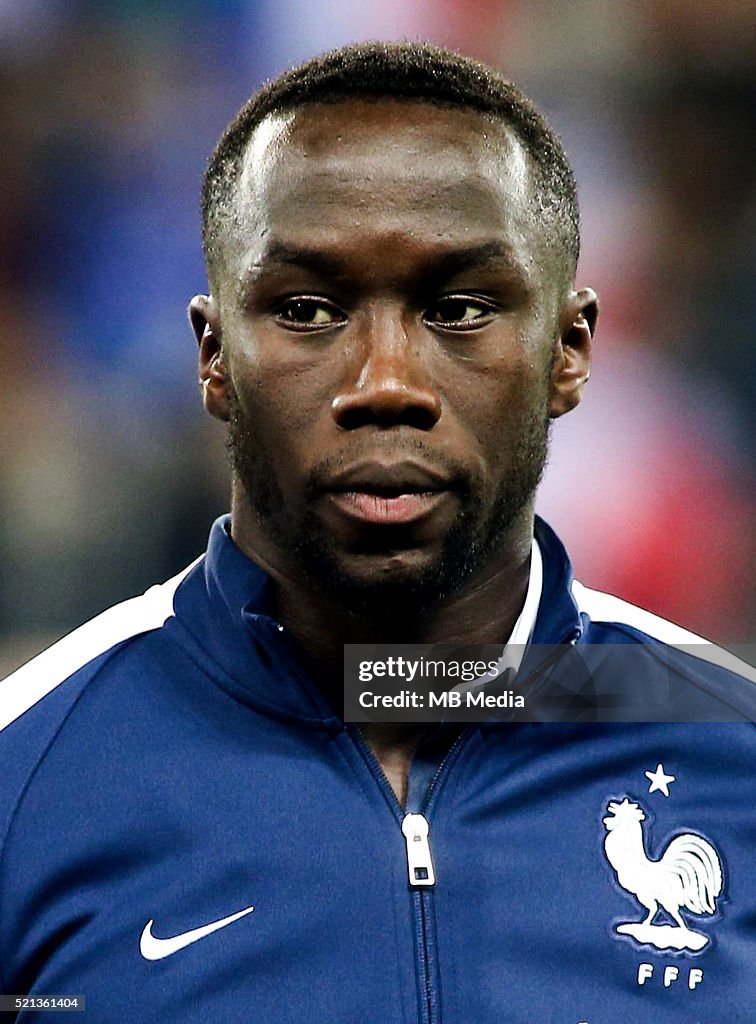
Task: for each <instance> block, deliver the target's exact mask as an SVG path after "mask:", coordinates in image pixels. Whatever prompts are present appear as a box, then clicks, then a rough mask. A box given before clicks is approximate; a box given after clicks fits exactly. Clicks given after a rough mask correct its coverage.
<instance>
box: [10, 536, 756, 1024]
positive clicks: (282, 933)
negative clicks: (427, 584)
mask: <svg viewBox="0 0 756 1024" xmlns="http://www.w3.org/2000/svg"><path fill="white" fill-rule="evenodd" d="M226 527H227V521H226V520H219V521H218V522H217V523H216V524H215V525H214V527H213V530H212V533H211V537H210V543H209V548H208V551H207V554H206V555H205V556H204V557H203V558H202V559H200V560H199V561H197V562H196V563H195V564H194V565H193V566H190V568H189V569H188V570H186V571H185V572H184V573H182V574H181V575H180V576H179V577H177V578H176V579H174V580H172V581H170V582H168V583H166V584H164V585H162V586H159V587H153V588H152V589H151V590H149V591H148V592H147V593H146V594H145V595H144V596H143V597H139V598H135V599H133V600H131V601H127V602H125V603H123V604H121V605H118V606H116V607H114V608H111V609H110V610H109V611H107V612H105V613H103V614H102V615H101V616H99V617H98V618H96V619H94V620H93V621H92V622H90V623H88V624H87V625H85V626H83V627H81V628H80V629H79V630H77V631H76V632H74V633H73V634H71V635H70V636H68V637H67V638H65V639H64V640H62V641H60V642H59V643H58V644H56V645H55V646H54V647H52V648H51V649H50V650H49V651H47V652H45V653H44V654H42V655H40V656H39V657H38V658H36V659H35V660H34V661H32V662H30V663H29V665H27V666H25V667H24V668H22V669H20V670H19V671H18V672H16V673H14V675H12V676H10V677H9V678H8V679H7V680H5V681H4V682H3V683H1V684H0V726H4V728H3V729H2V732H0V991H1V992H2V993H5V994H6V995H7V994H10V995H29V994H37V995H39V996H45V995H46V996H52V995H56V996H73V995H79V996H84V998H85V1000H86V1014H85V1016H84V1017H82V1018H77V1017H75V1016H73V1017H68V1018H63V1019H67V1020H73V1021H76V1020H77V1019H81V1020H85V1021H86V1022H87V1024H152V1022H155V1024H157V1022H160V1024H164V1022H181V1024H184V1022H186V1024H199V1022H203V1024H205V1022H210V1021H212V1022H213V1024H241V1022H255V1024H257V1022H260V1024H284V1022H285V1024H294V1022H300V1021H301V1022H307V1024H336V1022H344V1024H417V1022H423V1024H440V1022H443V1024H508V1022H512V1024H580V1022H583V1024H739V1022H743V1024H754V1022H756V809H755V808H756V733H755V732H754V725H753V724H751V721H750V720H752V719H754V718H755V717H756V686H754V683H753V682H752V680H751V679H749V678H747V676H748V672H747V670H746V669H745V668H744V669H743V670H742V671H731V670H729V669H727V668H723V667H722V666H721V664H717V663H716V662H717V661H718V660H720V661H721V658H720V655H721V654H722V652H720V651H719V649H718V648H714V647H713V646H705V645H704V644H703V642H701V641H698V639H697V638H695V637H692V636H691V634H688V633H686V632H685V631H684V630H681V629H679V628H678V627H676V626H672V625H671V624H669V623H667V622H664V621H663V620H661V619H658V618H657V617H655V616H652V615H650V614H648V613H646V612H643V611H640V610H639V609H637V608H634V607H632V606H631V605H628V604H626V603H624V602H622V601H620V600H618V599H616V598H613V597H609V596H607V595H604V594H599V593H596V592H594V591H589V590H587V589H586V588H584V587H582V586H581V585H580V584H578V583H574V582H573V579H572V573H571V569H570V565H569V562H568V560H567V556H566V554H565V552H564V550H563V548H562V546H561V544H560V543H559V541H558V540H557V538H556V537H555V536H554V534H553V533H552V532H551V530H550V529H549V528H548V527H547V526H546V525H545V524H543V523H541V522H539V523H538V524H537V533H536V536H537V540H538V543H539V546H540V550H541V553H542V556H543V564H544V581H543V591H542V595H541V602H540V606H539V611H538V617H537V620H536V625H535V632H534V635H533V642H534V644H567V643H569V642H572V643H573V648H572V649H573V651H578V652H579V651H580V650H581V649H582V648H584V647H585V645H602V646H606V648H607V651H609V652H611V651H612V650H613V649H614V648H615V647H616V649H617V650H619V649H620V648H622V647H627V645H633V647H634V649H635V650H636V652H637V654H638V658H637V659H636V660H635V661H634V662H633V664H634V665H635V668H634V669H633V671H634V672H637V679H634V680H633V692H634V693H637V694H639V695H640V698H639V700H640V699H641V698H642V700H646V701H648V702H649V704H650V706H653V704H654V701H655V700H656V696H655V695H658V692H659V691H660V688H661V689H662V690H663V689H664V687H666V686H668V685H670V680H673V681H674V685H675V686H677V687H680V686H682V687H684V688H685V689H689V690H690V692H691V694H693V695H694V697H695V700H694V703H695V702H697V703H701V702H702V703H703V705H704V706H705V708H708V709H709V710H710V711H711V712H712V713H711V715H710V717H711V718H713V719H716V718H718V717H720V716H719V715H718V714H717V709H722V710H723V715H722V716H721V717H724V718H732V719H735V720H734V721H719V722H708V723H701V722H689V723H680V724H674V723H670V722H667V723H661V724H657V723H655V722H654V721H653V720H651V721H647V722H635V723H631V724H626V723H623V722H615V723H608V724H597V723H595V722H584V723H573V724H553V723H543V722H540V723H529V722H512V721H504V722H488V723H483V724H478V725H471V726H468V727H465V728H463V730H462V732H461V734H460V736H459V738H458V739H457V740H456V741H455V742H454V743H453V745H452V747H451V749H450V750H449V751H448V753H447V754H446V755H445V756H444V758H443V760H442V762H441V763H440V765H439V766H438V769H437V771H435V773H430V775H426V778H429V779H430V781H428V782H427V783H426V782H424V784H423V786H422V787H420V790H421V791H420V794H419V796H417V795H416V797H415V798H413V799H414V800H415V801H416V803H415V806H410V807H409V809H408V810H409V811H410V812H412V815H413V816H412V817H411V818H409V819H407V821H408V822H409V827H408V825H407V821H405V815H406V814H407V809H405V808H402V807H400V805H399V803H398V801H397V799H396V798H395V796H394V794H393V792H392V790H391V788H390V786H389V784H388V782H387V780H386V778H385V777H384V776H383V774H382V772H381V770H380V768H379V767H378V765H377V763H376V761H375V759H374V758H373V756H372V755H371V753H370V751H369V749H368V748H367V746H366V744H365V742H364V741H363V740H362V737H361V733H360V732H359V730H358V728H357V727H356V726H354V725H346V726H345V725H344V723H343V721H342V720H341V719H340V718H339V717H338V716H337V715H335V714H334V712H333V710H332V709H331V708H330V706H329V705H328V704H327V703H326V701H325V700H324V698H323V696H322V695H321V693H320V691H319V690H318V688H317V687H316V686H315V684H314V683H313V682H312V680H311V679H310V678H309V677H308V676H307V674H306V673H305V672H304V671H303V669H302V667H301V665H302V663H301V661H300V660H299V658H298V657H297V655H296V653H295V650H294V647H293V645H292V643H291V642H290V641H289V639H288V637H287V635H286V631H284V630H282V628H281V627H280V626H279V625H278V624H277V623H276V622H275V621H274V619H273V618H272V617H271V616H270V615H269V614H268V612H269V609H270V603H269V591H268V586H269V583H268V580H267V577H266V576H265V575H264V573H263V572H262V571H261V570H260V569H259V568H258V567H257V566H255V565H254V564H253V563H252V562H250V561H249V560H248V559H247V558H245V556H243V555H242V554H241V552H240V551H239V550H238V549H237V548H236V547H235V546H234V544H233V542H232V541H231V539H230V537H229V536H228V533H227V529H226ZM692 643H693V644H696V643H697V647H696V648H695V652H696V653H690V652H689V651H684V650H681V647H683V646H684V645H686V644H692ZM586 649H587V648H586ZM592 649H593V650H594V651H595V650H597V648H596V647H593V648H592ZM613 664H614V662H613V658H612V656H610V655H609V654H607V656H606V657H605V658H604V660H603V661H599V662H598V663H597V665H594V673H595V672H596V671H598V672H599V673H600V672H602V671H603V672H604V673H605V674H606V673H611V672H612V671H616V665H615V667H614V668H613V667H612V666H613ZM602 666H603V667H602ZM641 717H642V716H641ZM649 717H653V715H650V716H649ZM410 790H411V792H412V791H413V782H412V778H411V780H410ZM417 790H418V787H417V784H415V785H414V791H415V793H416V794H417ZM421 816H422V817H421ZM403 822H404V824H405V831H408V832H409V835H408V836H407V837H405V834H404V833H403V828H402V825H403ZM425 823H427V828H428V834H427V839H425V838H423V835H420V839H419V840H418V841H419V844H420V845H419V847H418V849H421V850H422V851H424V850H426V842H427V850H428V851H429V852H430V856H431V857H432V863H433V868H434V870H435V885H432V886H428V885H414V884H410V880H409V877H408V853H407V850H408V847H411V844H412V842H413V836H414V835H415V834H418V831H419V832H422V830H423V829H424V827H425ZM7 1019H8V1020H9V1021H11V1020H13V1019H14V1017H13V1015H12V1014H11V1015H9V1016H8V1017H7ZM17 1019H18V1020H19V1021H32V1020H34V1021H39V1022H43V1021H44V1020H46V1019H48V1017H47V1016H46V1015H45V1014H39V1013H32V1012H30V1011H27V1010H23V1009H22V1010H21V1011H20V1012H19V1013H18V1017H17ZM55 1019H58V1018H57V1017H56V1018H55Z"/></svg>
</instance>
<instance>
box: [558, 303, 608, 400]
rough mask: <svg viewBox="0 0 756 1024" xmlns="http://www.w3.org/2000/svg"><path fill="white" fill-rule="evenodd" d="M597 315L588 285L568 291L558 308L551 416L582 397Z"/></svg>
mask: <svg viewBox="0 0 756 1024" xmlns="http://www.w3.org/2000/svg"><path fill="white" fill-rule="evenodd" d="M597 319H598V299H597V297H596V293H595V292H594V290H593V289H592V288H581V290H580V291H579V292H570V296H569V299H568V300H567V303H566V304H565V307H564V309H563V310H562V315H561V317H560V327H559V340H558V341H557V351H556V356H555V359H554V367H553V369H552V371H551V396H550V401H549V416H550V417H551V418H552V419H557V417H559V416H562V415H564V413H566V412H569V411H570V409H574V408H575V406H576V405H578V403H579V402H580V399H581V398H582V397H583V388H584V387H585V385H586V384H587V382H588V378H589V377H590V375H591V353H592V347H593V345H592V343H593V333H594V331H595V329H596V320H597Z"/></svg>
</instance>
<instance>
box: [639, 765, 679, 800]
mask: <svg viewBox="0 0 756 1024" xmlns="http://www.w3.org/2000/svg"><path fill="white" fill-rule="evenodd" d="M645 776H646V778H647V779H648V781H649V782H650V783H651V785H650V786H649V787H648V791H649V793H655V792H656V791H657V789H658V790H661V792H662V793H663V794H664V795H665V796H669V784H670V782H674V781H675V776H674V775H666V774H665V772H664V765H663V764H661V762H660V763H659V764H657V766H656V771H655V772H645Z"/></svg>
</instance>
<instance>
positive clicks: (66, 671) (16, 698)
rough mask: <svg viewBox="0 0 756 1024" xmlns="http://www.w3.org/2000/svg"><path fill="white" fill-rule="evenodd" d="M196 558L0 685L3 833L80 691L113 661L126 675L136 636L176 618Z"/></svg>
mask: <svg viewBox="0 0 756 1024" xmlns="http://www.w3.org/2000/svg"><path fill="white" fill-rule="evenodd" d="M199 561H201V559H198V560H197V562H199ZM197 562H194V563H192V565H190V566H188V567H187V568H186V569H184V570H183V571H182V572H180V573H179V574H177V575H176V576H174V577H173V578H172V579H170V580H168V581H167V582H165V583H162V584H158V585H156V586H153V587H151V588H150V589H149V590H147V591H146V592H145V593H144V594H142V595H140V596H138V597H133V598H130V599H129V600H127V601H123V602H121V603H120V604H117V605H114V606H113V607H111V608H108V609H107V610H106V611H104V612H102V613H101V614H100V615H97V616H96V617H95V618H94V619H91V620H90V621H89V622H86V623H85V624H84V625H82V626H80V627H79V628H78V629H75V630H74V631H73V632H72V633H69V634H68V635H67V636H65V637H63V638H62V639H61V640H59V641H58V642H57V643H55V644H53V645H52V646H51V647H49V648H47V650H45V651H43V652H42V653H41V654H39V655H37V657H35V658H33V659H32V660H31V661H29V662H27V663H26V664H25V665H22V666H21V668H19V669H17V670H16V671H15V672H13V673H11V675H9V676H7V677H6V678H5V679H4V680H2V681H1V682H0V760H2V762H3V765H4V766H7V770H6V769H5V768H4V771H3V777H2V780H0V835H1V834H2V831H3V823H4V821H5V822H7V820H8V817H9V815H10V814H11V813H12V809H13V806H14V805H15V803H16V802H17V800H18V799H19V798H20V796H21V794H22V793H23V790H24V788H25V786H26V784H27V782H28V780H29V778H30V777H31V776H32V775H33V774H34V771H35V769H36V767H37V766H38V764H39V763H40V761H41V760H42V759H43V758H44V756H45V753H46V752H47V750H48V749H49V747H50V746H51V744H52V743H53V742H54V741H55V738H56V737H57V736H58V735H59V733H60V731H61V730H62V729H63V727H64V726H65V723H66V720H67V719H68V717H69V715H70V714H71V712H72V710H73V709H74V707H75V706H76V705H77V702H78V701H79V700H80V698H81V696H82V694H83V693H84V692H85V691H86V690H87V688H88V687H89V686H90V685H91V684H92V682H93V681H94V680H96V679H98V678H99V677H101V676H102V674H103V673H104V672H107V671H108V669H109V668H110V667H111V666H113V665H114V664H117V665H118V667H119V671H120V672H122V673H123V672H128V665H129V657H130V658H131V661H132V662H135V655H131V652H132V651H134V650H135V649H136V648H135V644H136V642H137V641H138V638H140V637H143V636H145V634H150V633H154V631H155V630H159V629H161V627H163V626H164V625H165V624H166V623H167V622H168V620H170V619H171V618H172V617H173V615H174V597H175V595H176V592H177V590H178V588H179V586H180V584H181V582H182V581H183V580H184V579H185V577H186V576H187V575H188V573H189V572H190V571H191V569H192V568H193V567H194V566H195V565H196V564H197ZM124 655H125V656H126V660H124Z"/></svg>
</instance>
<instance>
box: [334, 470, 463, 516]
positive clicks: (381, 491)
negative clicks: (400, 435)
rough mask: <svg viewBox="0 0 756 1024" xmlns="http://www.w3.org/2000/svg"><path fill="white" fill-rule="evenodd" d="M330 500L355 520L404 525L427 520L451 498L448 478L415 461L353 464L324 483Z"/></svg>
mask: <svg viewBox="0 0 756 1024" xmlns="http://www.w3.org/2000/svg"><path fill="white" fill-rule="evenodd" d="M323 490H324V491H325V493H326V495H327V497H328V499H329V502H330V503H331V504H332V505H334V506H335V507H336V508H337V509H338V510H339V512H341V513H342V514H343V515H345V516H347V517H348V518H350V519H352V520H359V521H361V522H363V523H369V524H373V525H386V526H391V525H405V524H407V523H413V522H416V521H418V520H421V519H424V518H426V517H427V516H429V515H430V514H431V513H432V512H434V511H435V509H436V508H438V507H439V506H440V505H441V504H443V503H444V501H445V500H446V499H447V498H448V497H449V495H450V493H451V490H452V485H451V482H450V481H449V479H448V478H447V477H446V476H445V475H443V474H442V473H440V472H438V471H437V470H435V469H433V468H432V467H429V466H424V465H421V464H419V463H415V462H398V463H378V462H366V463H361V464H359V465H356V466H350V467H349V468H348V469H346V470H343V471H342V472H341V473H338V474H336V475H335V476H333V477H332V478H331V479H329V480H328V481H327V482H325V483H324V485H323Z"/></svg>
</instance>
